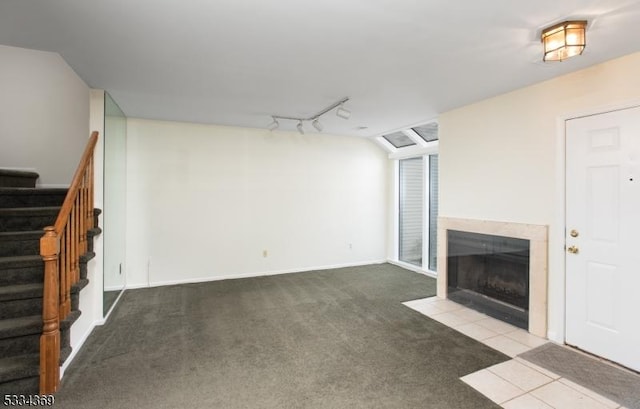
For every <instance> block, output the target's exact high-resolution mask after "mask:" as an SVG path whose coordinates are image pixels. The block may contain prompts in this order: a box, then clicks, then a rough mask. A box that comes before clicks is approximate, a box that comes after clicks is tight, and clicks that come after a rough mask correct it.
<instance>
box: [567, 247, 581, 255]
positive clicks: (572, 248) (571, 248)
mask: <svg viewBox="0 0 640 409" xmlns="http://www.w3.org/2000/svg"><path fill="white" fill-rule="evenodd" d="M567 251H568V252H569V253H571V254H578V252H579V251H580V250H579V249H578V248H577V247H576V246H571V247H569V248H568V249H567Z"/></svg>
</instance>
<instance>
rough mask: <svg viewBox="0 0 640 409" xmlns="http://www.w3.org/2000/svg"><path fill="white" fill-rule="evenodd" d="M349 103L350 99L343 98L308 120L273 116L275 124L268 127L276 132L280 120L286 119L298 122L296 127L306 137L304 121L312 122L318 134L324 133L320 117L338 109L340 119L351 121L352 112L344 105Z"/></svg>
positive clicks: (272, 123) (337, 113)
mask: <svg viewBox="0 0 640 409" xmlns="http://www.w3.org/2000/svg"><path fill="white" fill-rule="evenodd" d="M347 101H349V97H345V98H342V99H341V100H339V101H336V102H334V103H333V104H331V105H329V106H328V107H326V108H325V109H323V110H322V111H320V112H318V113H317V114H315V115H312V116H310V117H307V118H297V117H292V116H281V115H272V116H271V118H273V122H271V123H270V124H269V125H267V128H268V129H269V130H270V131H273V130H276V129H278V127H279V126H280V123H279V122H278V119H286V120H288V121H297V122H298V125H296V128H297V129H298V132H300V134H301V135H304V128H303V121H310V122H311V125H313V127H314V128H316V130H317V131H318V132H322V129H323V126H322V124H321V123H320V117H321V116H322V115H324V114H326V113H327V112H329V111H331V110H333V109H336V108H338V109H337V110H336V115H338V116H339V117H340V118H343V119H349V117H351V111H349V110H348V109H345V107H344V104H345V102H347Z"/></svg>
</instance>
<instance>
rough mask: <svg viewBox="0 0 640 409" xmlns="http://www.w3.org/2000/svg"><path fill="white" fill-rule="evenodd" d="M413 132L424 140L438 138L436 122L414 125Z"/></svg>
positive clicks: (435, 139) (430, 140) (431, 140)
mask: <svg viewBox="0 0 640 409" xmlns="http://www.w3.org/2000/svg"><path fill="white" fill-rule="evenodd" d="M411 129H413V132H415V133H417V134H418V136H420V137H421V138H422V139H424V141H425V142H433V141H437V140H438V124H437V123H435V122H432V123H430V124H426V125H420V126H416V127H415V128H411Z"/></svg>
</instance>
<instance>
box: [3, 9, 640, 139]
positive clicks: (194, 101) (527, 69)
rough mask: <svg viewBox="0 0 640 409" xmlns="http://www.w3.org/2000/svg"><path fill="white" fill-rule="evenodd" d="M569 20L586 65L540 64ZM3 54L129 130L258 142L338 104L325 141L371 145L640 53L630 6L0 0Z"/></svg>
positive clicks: (639, 24) (639, 12)
mask: <svg viewBox="0 0 640 409" xmlns="http://www.w3.org/2000/svg"><path fill="white" fill-rule="evenodd" d="M575 18H581V19H582V18H586V19H588V20H589V28H588V31H587V41H588V45H587V49H586V50H585V52H584V54H583V55H582V56H581V57H577V58H574V59H572V60H568V61H565V62H562V63H542V49H541V44H540V40H539V35H540V31H541V29H542V28H544V27H546V26H548V25H551V24H553V23H557V22H561V21H564V20H567V19H575ZM0 44H3V45H10V46H17V47H25V48H32V49H38V50H46V51H53V52H58V53H60V54H61V55H62V57H63V58H64V59H65V60H66V61H67V62H68V63H69V65H71V67H73V69H74V70H75V71H76V72H77V73H78V75H80V77H82V78H83V79H84V80H85V81H86V82H87V83H88V84H89V86H91V87H93V88H100V89H105V90H107V91H108V92H109V93H110V94H111V95H112V96H113V98H114V99H115V100H116V101H117V102H118V104H119V105H120V107H121V108H122V109H123V111H124V112H125V114H127V115H128V116H132V117H142V118H153V119H166V120H177V121H189V122H202V123H215V124H225V125H238V126H246V127H257V128H266V126H267V125H268V124H269V123H270V122H271V118H270V116H271V115H272V114H275V115H282V116H293V117H308V116H310V115H312V114H314V113H316V112H318V111H320V110H321V109H323V108H325V107H326V106H328V105H330V104H331V103H333V102H334V101H336V100H338V99H340V98H342V97H347V96H348V97H350V98H351V100H350V101H349V102H348V103H347V104H346V108H348V109H349V110H351V111H352V113H353V115H352V117H351V119H350V120H348V121H345V120H343V119H340V118H337V117H336V116H335V115H333V112H331V113H329V114H327V115H325V116H324V117H322V122H323V124H324V131H325V132H327V133H334V134H344V135H361V136H378V135H380V134H382V133H387V132H391V131H394V130H397V129H401V128H405V127H407V126H410V125H415V124H419V123H424V122H427V121H429V120H432V119H435V118H437V116H438V114H439V113H442V112H445V111H448V110H450V109H453V108H456V107H459V106H463V105H465V104H468V103H471V102H474V101H478V100H481V99H484V98H487V97H490V96H493V95H497V94H501V93H504V92H506V91H510V90H513V89H516V88H519V87H522V86H525V85H528V84H532V83H536V82H539V81H542V80H545V79H548V78H551V77H555V76H558V75H561V74H564V73H567V72H570V71H574V70H578V69H581V68H584V67H587V66H590V65H593V64H596V63H599V62H602V61H605V60H608V59H611V58H615V57H618V56H622V55H625V54H629V53H631V52H635V51H639V50H640V0H536V1H527V0H482V1H478V0H457V1H453V0H315V1H308V0H269V1H265V0H244V1H243V0H134V1H132V0H109V1H106V0H102V1H100V0H1V2H0ZM360 127H366V129H360ZM305 128H306V129H307V130H308V131H309V132H311V131H314V130H313V128H312V127H311V126H305ZM281 129H289V130H295V123H294V122H292V123H285V121H281Z"/></svg>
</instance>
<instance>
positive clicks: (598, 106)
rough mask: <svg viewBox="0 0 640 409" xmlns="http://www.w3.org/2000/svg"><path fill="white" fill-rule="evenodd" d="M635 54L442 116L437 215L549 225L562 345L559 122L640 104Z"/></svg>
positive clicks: (554, 321) (556, 333)
mask: <svg viewBox="0 0 640 409" xmlns="http://www.w3.org/2000/svg"><path fill="white" fill-rule="evenodd" d="M638 73H640V53H636V54H632V55H628V56H626V57H623V58H619V59H616V60H612V61H609V62H606V63H604V64H600V65H597V66H593V67H591V68H588V69H585V70H581V71H578V72H575V73H572V74H568V75H565V76H562V77H558V78H555V79H552V80H549V81H546V82H543V83H540V84H536V85H533V86H530V87H526V88H523V89H520V90H517V91H514V92H511V93H508V94H504V95H500V96H498V97H495V98H491V99H487V100H484V101H481V102H479V103H476V104H473V105H469V106H466V107H463V108H460V109H456V110H453V111H450V112H447V113H445V114H442V115H441V116H440V118H439V123H440V200H441V201H440V215H441V216H445V217H458V218H471V219H487V220H497V221H508V222H519V223H533V224H543V225H545V224H546V225H549V226H550V242H549V252H550V260H549V337H550V338H551V339H553V340H556V341H559V342H562V341H563V340H564V248H563V246H564V239H563V235H564V233H563V230H564V219H563V209H562V200H563V197H564V190H563V189H564V184H563V183H564V182H563V178H564V173H563V164H564V162H563V161H564V158H563V156H564V155H563V151H562V147H563V140H562V137H563V135H562V132H558V130H560V131H562V129H563V128H562V126H561V125H562V118H565V117H571V116H575V115H576V113H577V114H584V113H589V112H591V113H595V112H597V111H601V110H606V109H608V108H610V107H611V106H613V105H625V104H630V103H634V102H635V103H637V102H638V101H640V75H638Z"/></svg>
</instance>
